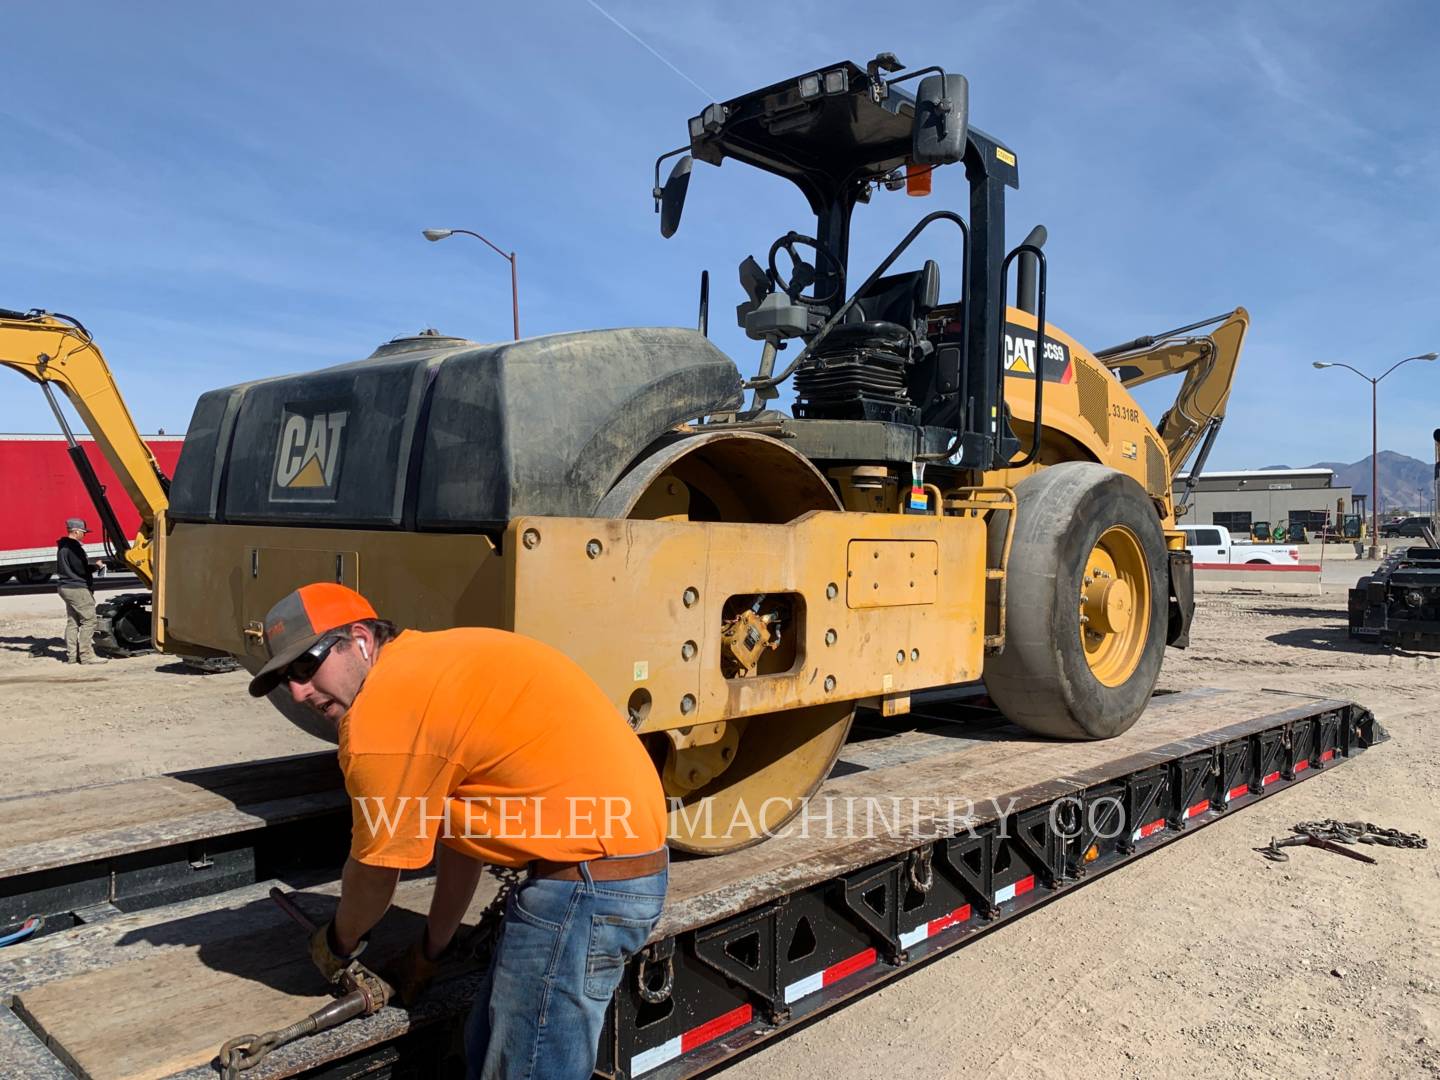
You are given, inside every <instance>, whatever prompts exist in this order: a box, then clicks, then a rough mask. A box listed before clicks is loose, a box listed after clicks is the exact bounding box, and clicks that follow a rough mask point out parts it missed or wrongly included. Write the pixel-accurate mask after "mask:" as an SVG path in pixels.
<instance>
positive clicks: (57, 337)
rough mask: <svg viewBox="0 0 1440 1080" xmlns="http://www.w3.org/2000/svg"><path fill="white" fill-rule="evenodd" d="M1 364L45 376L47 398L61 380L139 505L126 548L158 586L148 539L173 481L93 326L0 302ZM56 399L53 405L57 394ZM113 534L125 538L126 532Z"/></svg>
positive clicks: (105, 513) (103, 510)
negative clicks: (127, 400) (141, 426)
mask: <svg viewBox="0 0 1440 1080" xmlns="http://www.w3.org/2000/svg"><path fill="white" fill-rule="evenodd" d="M0 367H8V368H11V369H13V370H15V371H18V372H19V373H20V374H21V375H24V376H25V377H26V378H28V379H31V380H33V381H34V382H37V383H39V384H40V385H41V388H42V389H44V390H45V392H46V396H47V397H50V394H51V388H52V387H58V388H59V389H60V391H61V392H62V393H63V394H64V395H65V396H66V397H67V398H69V400H70V403H71V404H72V405H73V406H74V407H75V411H76V412H77V413H79V414H80V418H81V419H82V420H83V421H84V422H85V426H86V428H87V429H88V430H89V432H90V434H91V435H93V436H94V438H95V442H96V443H97V445H99V447H100V451H101V453H103V454H104V455H105V460H106V461H107V462H109V464H110V468H111V469H113V470H114V471H115V475H116V476H117V477H119V479H120V484H121V486H122V487H123V488H124V489H125V494H126V495H127V496H128V497H129V499H130V501H131V503H133V504H134V506H135V509H136V510H138V511H139V512H140V531H139V533H138V534H137V535H136V536H135V538H134V540H132V541H130V542H129V546H128V547H125V548H124V549H123V552H122V553H123V555H124V558H125V561H126V563H128V564H129V566H130V568H131V569H132V570H134V571H135V573H136V575H138V576H139V578H140V579H141V580H142V581H143V582H144V583H145V584H146V585H147V586H150V585H153V584H154V577H155V574H154V568H153V565H152V550H151V546H150V540H151V537H152V535H153V534H154V530H155V521H156V517H157V515H159V514H160V513H162V512H163V511H164V510H165V508H166V507H167V506H169V502H170V501H169V497H168V495H167V494H166V489H167V481H166V479H165V475H164V473H162V472H161V471H160V466H159V464H157V463H156V461H155V455H154V454H152V453H151V452H150V447H149V446H147V445H146V444H145V440H144V439H142V438H141V437H140V433H139V431H137V430H136V428H135V421H134V420H132V419H131V418H130V410H129V409H127V408H126V407H125V401H124V399H123V398H121V396H120V390H119V388H118V387H117V386H116V385H115V379H114V376H113V375H111V373H110V366H109V365H108V364H107V363H106V362H105V357H104V356H102V355H101V353H100V350H99V348H97V347H96V345H95V342H94V341H93V340H92V339H91V337H90V333H89V331H87V330H86V329H85V327H83V326H82V325H80V323H79V322H78V321H77V320H74V319H71V318H69V317H68V316H64V315H54V314H51V313H49V312H45V311H29V312H19V311H9V310H6V309H4V308H0ZM50 403H51V406H52V407H55V402H54V400H53V398H51V399H50ZM55 411H56V416H57V418H58V419H59V420H60V423H61V426H62V428H63V429H64V431H65V434H66V436H67V438H69V439H70V440H71V443H72V447H73V446H74V441H73V436H71V434H70V430H69V426H68V425H67V424H66V423H65V417H64V414H62V413H61V412H60V411H59V409H58V408H56V410H55ZM79 464H80V463H79V462H78V461H77V466H78V465H79ZM82 468H83V467H82ZM88 486H90V485H89V484H87V487H88ZM93 494H98V493H93ZM101 501H103V497H102V500H101ZM96 510H97V512H99V513H100V514H101V515H102V518H108V520H112V521H113V514H111V513H110V512H109V510H108V507H106V506H101V505H97V507H96ZM115 539H119V540H120V541H121V542H122V545H123V540H124V538H123V537H117V538H115Z"/></svg>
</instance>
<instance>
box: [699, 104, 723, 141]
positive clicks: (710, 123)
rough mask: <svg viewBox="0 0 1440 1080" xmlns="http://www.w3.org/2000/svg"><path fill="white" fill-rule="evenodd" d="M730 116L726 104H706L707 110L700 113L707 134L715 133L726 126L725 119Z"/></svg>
mask: <svg viewBox="0 0 1440 1080" xmlns="http://www.w3.org/2000/svg"><path fill="white" fill-rule="evenodd" d="M729 116H730V111H729V110H728V109H726V108H725V106H724V105H706V106H705V111H704V112H702V113H701V114H700V119H701V121H702V122H703V123H704V125H705V134H706V135H714V134H716V133H717V132H719V130H720V129H721V128H722V127H724V126H725V121H726V119H728V118H729Z"/></svg>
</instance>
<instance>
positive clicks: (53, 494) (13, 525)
mask: <svg viewBox="0 0 1440 1080" xmlns="http://www.w3.org/2000/svg"><path fill="white" fill-rule="evenodd" d="M144 438H145V442H146V443H147V444H148V445H149V447H150V452H151V453H153V454H154V455H155V460H156V461H157V462H158V463H159V465H160V468H161V469H162V470H163V471H164V473H165V475H166V476H171V475H174V472H175V462H176V461H177V460H178V459H179V457H180V446H181V444H182V443H183V442H184V441H185V436H183V435H146V436H145V437H144ZM76 439H77V441H78V442H79V443H80V444H81V445H82V446H84V447H85V456H86V457H87V458H89V459H90V464H91V465H92V466H93V467H94V469H95V475H96V476H97V477H98V478H99V480H100V483H101V484H102V485H103V486H104V487H105V489H106V490H107V491H108V492H110V493H111V497H110V503H111V505H112V506H114V508H115V514H116V516H117V517H118V518H119V519H120V527H121V531H122V532H124V534H125V535H126V536H127V537H132V536H134V535H135V533H136V531H137V530H138V529H139V528H140V516H139V514H137V513H136V511H135V508H134V507H133V506H131V505H130V500H129V499H127V498H125V492H124V488H122V487H121V486H120V483H119V481H118V480H117V479H116V478H115V473H114V472H113V471H112V470H111V468H110V466H109V464H108V463H107V462H106V461H105V456H104V455H103V454H102V453H100V449H99V447H97V446H96V445H95V440H94V439H92V438H91V437H90V436H88V435H81V436H77V437H76ZM71 517H83V518H84V519H85V520H86V521H87V522H89V524H90V527H91V529H93V530H95V531H94V533H93V534H92V535H91V537H90V538H89V539H90V540H91V541H93V542H90V543H87V544H86V545H85V550H86V551H88V552H89V553H90V557H91V558H92V559H94V560H95V561H96V562H103V561H104V560H105V557H106V553H105V545H104V543H103V542H102V541H103V536H102V534H101V532H100V521H99V518H98V516H97V515H96V513H95V508H94V506H93V505H92V504H91V502H90V497H89V495H87V494H86V492H85V485H84V484H83V483H82V482H81V480H80V477H79V475H78V474H77V473H76V471H75V465H74V464H73V463H72V462H71V460H70V458H69V456H68V455H67V454H66V443H65V438H64V436H61V435H0V582H4V581H9V580H11V579H12V578H14V579H18V580H19V581H22V582H26V583H30V584H35V583H38V582H42V581H47V580H49V578H50V576H51V575H52V574H54V572H55V544H56V541H57V540H58V539H59V538H60V536H61V535H63V533H64V531H65V519H66V518H71Z"/></svg>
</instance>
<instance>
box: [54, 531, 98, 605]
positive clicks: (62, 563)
mask: <svg viewBox="0 0 1440 1080" xmlns="http://www.w3.org/2000/svg"><path fill="white" fill-rule="evenodd" d="M55 575H56V577H58V578H59V579H60V586H61V587H62V588H64V587H66V586H75V585H83V586H85V588H87V589H89V590H91V591H92V592H93V591H94V590H95V571H94V570H93V569H92V568H91V566H90V557H89V556H88V555H86V554H85V549H84V548H83V547H81V546H80V541H78V540H72V539H70V537H68V536H62V537H61V538H60V546H59V547H57V548H56V549H55Z"/></svg>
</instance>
